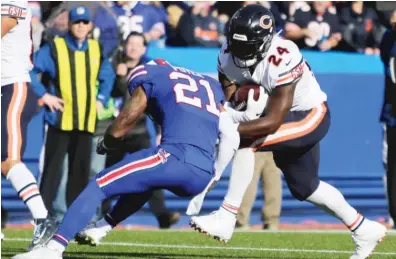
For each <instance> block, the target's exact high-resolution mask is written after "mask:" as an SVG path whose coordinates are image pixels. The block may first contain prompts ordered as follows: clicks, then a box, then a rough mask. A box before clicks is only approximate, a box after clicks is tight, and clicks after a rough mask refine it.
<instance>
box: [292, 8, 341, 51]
mask: <svg viewBox="0 0 396 259" xmlns="http://www.w3.org/2000/svg"><path fill="white" fill-rule="evenodd" d="M329 5H330V2H328V1H316V2H312V7H308V8H306V9H303V8H302V9H298V10H296V11H295V13H294V15H293V16H292V17H290V22H288V23H286V25H285V37H286V38H287V39H290V40H293V41H295V42H296V44H297V45H298V46H299V47H300V48H305V49H317V50H321V51H328V50H331V49H334V48H336V47H337V45H338V43H339V41H340V40H341V38H342V37H341V28H340V24H339V20H338V17H337V13H336V10H335V8H333V7H329Z"/></svg>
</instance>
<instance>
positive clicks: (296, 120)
mask: <svg viewBox="0 0 396 259" xmlns="http://www.w3.org/2000/svg"><path fill="white" fill-rule="evenodd" d="M274 23H275V21H274V18H273V16H272V14H271V12H270V11H269V10H268V9H266V8H264V7H263V6H261V5H248V6H246V7H243V8H242V9H240V10H238V11H237V12H236V13H235V14H234V15H233V17H232V18H231V20H230V25H229V32H228V35H227V37H228V38H227V43H225V44H224V45H223V47H222V49H221V52H220V54H219V58H218V70H219V78H220V81H221V82H222V85H223V87H224V91H225V93H226V98H230V97H231V95H232V94H233V93H234V92H235V91H236V89H237V85H242V84H244V83H249V82H250V83H251V82H253V83H256V84H258V85H261V86H262V87H263V88H264V89H265V92H266V93H267V94H268V95H269V98H268V103H267V107H266V109H265V112H264V114H263V115H264V116H262V117H261V118H259V119H254V120H251V121H248V122H246V121H245V118H246V116H240V115H241V114H240V113H241V112H237V111H235V110H233V109H231V108H230V109H229V112H230V113H232V114H234V118H235V120H236V122H240V125H239V128H238V130H239V133H240V135H241V143H242V142H245V143H244V144H243V145H242V146H241V147H242V149H240V150H239V151H238V152H237V154H236V155H235V158H234V162H233V168H232V173H231V179H230V183H229V189H228V192H227V195H226V197H225V199H224V202H223V204H222V206H221V207H220V209H219V210H218V211H216V212H214V213H212V214H210V215H207V216H194V217H192V218H191V222H190V224H191V225H192V227H194V228H196V229H198V230H200V231H204V232H206V233H208V234H209V235H211V236H213V237H215V238H216V239H220V240H224V241H228V240H229V239H230V238H231V236H232V233H233V231H234V227H235V221H236V214H237V212H238V209H239V206H240V204H241V201H242V198H243V195H244V193H245V190H246V188H247V186H248V185H249V183H250V181H251V179H252V176H253V166H254V155H253V152H255V151H256V152H263V151H273V154H274V160H275V162H276V164H277V166H278V167H279V168H280V169H281V170H282V172H283V174H284V177H285V180H286V182H287V184H288V187H289V189H290V191H291V193H292V194H293V196H294V197H295V198H297V199H298V200H300V201H304V200H305V201H308V202H310V203H312V204H314V205H316V206H318V207H319V208H322V209H323V210H325V211H326V212H328V213H330V214H331V215H333V216H335V217H337V218H338V219H340V220H341V221H342V222H343V223H344V224H345V225H346V226H347V227H348V228H349V229H350V230H351V233H352V238H353V240H354V242H355V245H356V250H355V253H354V254H353V255H352V257H351V259H363V258H366V257H368V256H369V255H370V254H371V253H372V251H373V250H374V248H375V246H376V245H377V243H378V242H379V241H380V240H382V239H383V238H384V236H385V235H386V231H387V230H386V228H385V227H384V226H383V225H381V224H379V223H377V222H374V221H370V220H368V219H366V218H364V217H363V216H362V215H361V214H359V213H358V212H357V211H356V210H355V209H354V208H353V207H351V206H350V205H349V204H348V203H347V202H346V201H345V199H344V197H343V195H342V194H341V193H340V192H339V191H338V190H337V189H336V188H334V187H333V186H331V185H329V184H327V183H325V182H323V181H320V180H319V178H318V167H319V142H320V140H321V139H322V138H323V137H324V136H325V135H326V133H327V131H328V129H329V126H330V113H329V108H328V106H327V104H326V100H327V96H326V94H325V93H324V92H323V91H322V90H321V89H320V87H319V85H318V82H317V81H316V79H315V77H314V75H313V73H312V71H311V69H310V67H309V65H308V63H307V62H306V61H305V60H304V58H303V56H302V54H301V53H300V51H299V49H298V47H297V46H296V45H295V44H294V43H293V42H292V41H289V40H286V39H283V38H281V37H279V36H278V35H277V34H276V32H275V31H274V27H275V26H274ZM248 104H249V102H248ZM243 138H244V139H245V141H243V140H242V139H243Z"/></svg>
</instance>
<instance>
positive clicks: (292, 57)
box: [269, 41, 305, 88]
mask: <svg viewBox="0 0 396 259" xmlns="http://www.w3.org/2000/svg"><path fill="white" fill-rule="evenodd" d="M286 49H287V51H288V53H284V54H283V59H282V61H281V62H280V64H279V65H278V66H276V65H275V64H271V67H270V69H269V74H270V79H271V87H272V88H276V87H281V86H284V85H289V84H292V83H295V82H297V81H298V80H300V79H301V76H302V74H303V72H304V66H305V62H304V59H303V56H302V54H301V52H300V50H299V49H298V47H297V46H296V45H295V44H294V43H293V42H291V41H288V44H287V46H286Z"/></svg>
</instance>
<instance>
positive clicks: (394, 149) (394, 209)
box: [386, 127, 396, 223]
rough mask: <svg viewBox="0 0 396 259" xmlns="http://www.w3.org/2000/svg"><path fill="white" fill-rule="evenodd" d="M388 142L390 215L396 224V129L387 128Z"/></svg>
mask: <svg viewBox="0 0 396 259" xmlns="http://www.w3.org/2000/svg"><path fill="white" fill-rule="evenodd" d="M386 134H387V142H388V159H387V160H388V169H387V173H386V174H387V180H388V182H387V185H388V200H389V213H390V215H391V217H392V219H393V221H394V222H395V223H396V127H386Z"/></svg>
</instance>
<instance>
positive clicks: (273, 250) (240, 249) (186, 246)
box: [4, 238, 396, 255]
mask: <svg viewBox="0 0 396 259" xmlns="http://www.w3.org/2000/svg"><path fill="white" fill-rule="evenodd" d="M4 240H5V241H14V242H30V241H31V239H28V238H4ZM72 243H75V242H72ZM100 245H102V246H131V247H153V248H175V249H213V250H235V251H270V252H297V253H327V254H352V253H353V251H341V250H310V249H289V248H264V247H232V246H230V247H227V246H193V245H162V244H139V243H126V242H101V243H100ZM373 254H377V255H396V252H374V253H373Z"/></svg>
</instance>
